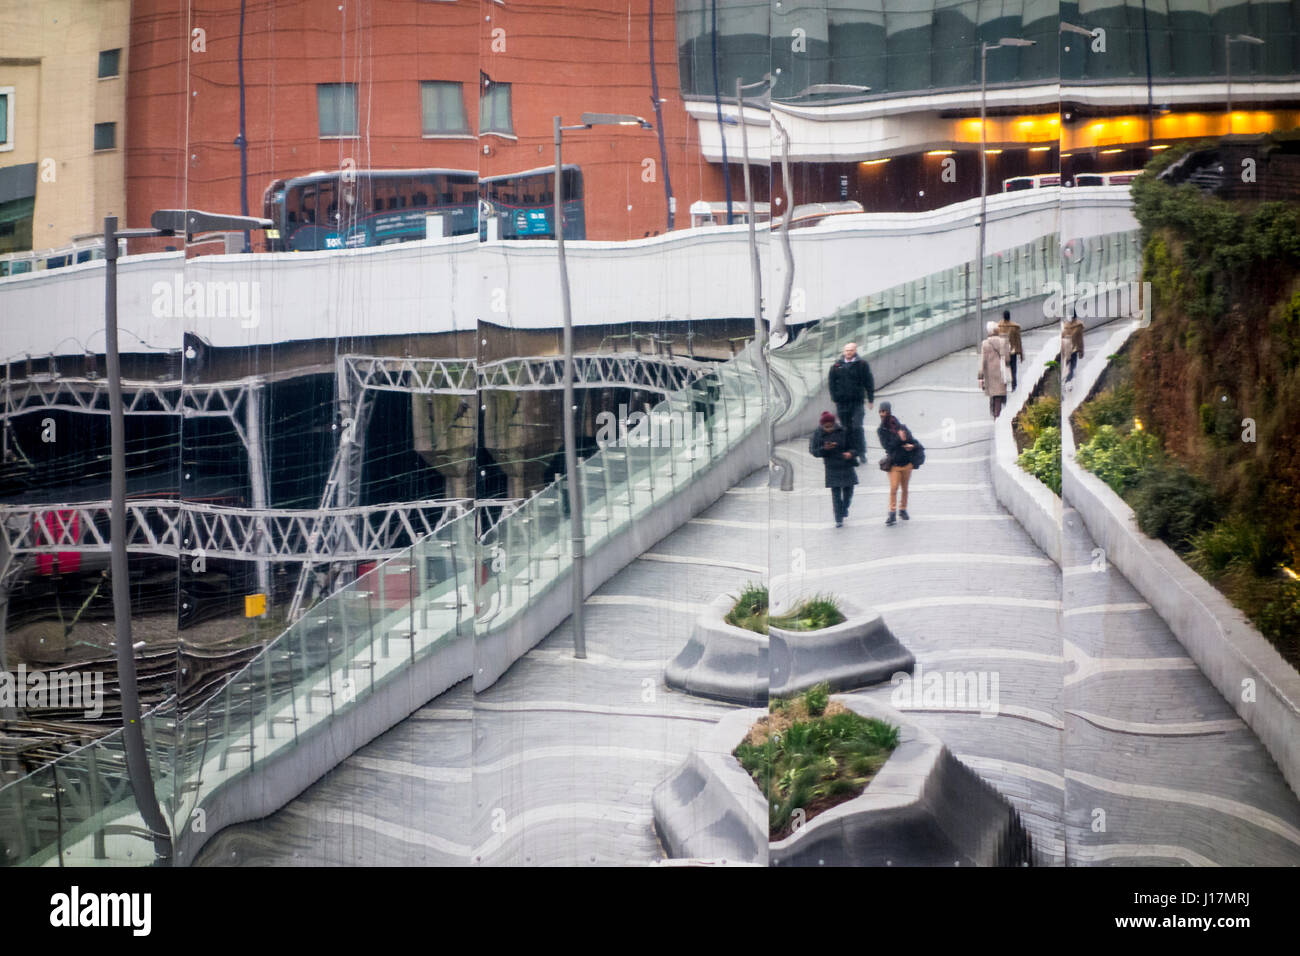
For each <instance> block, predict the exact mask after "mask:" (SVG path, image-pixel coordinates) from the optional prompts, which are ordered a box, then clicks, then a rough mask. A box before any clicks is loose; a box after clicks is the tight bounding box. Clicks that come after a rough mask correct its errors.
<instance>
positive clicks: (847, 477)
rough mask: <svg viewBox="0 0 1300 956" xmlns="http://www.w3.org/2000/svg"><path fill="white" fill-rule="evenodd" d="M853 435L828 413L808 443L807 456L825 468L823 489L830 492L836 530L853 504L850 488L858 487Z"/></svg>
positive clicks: (851, 489)
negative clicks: (819, 462) (824, 486)
mask: <svg viewBox="0 0 1300 956" xmlns="http://www.w3.org/2000/svg"><path fill="white" fill-rule="evenodd" d="M860 447H861V446H859V445H857V444H856V442H855V440H854V438H853V435H852V433H851V432H849V431H848V429H846V428H845V427H844V426H843V425H842V424H840V423H838V422H836V420H835V416H834V415H832V414H831V413H830V412H822V417H821V420H820V422H819V424H818V427H817V430H816V431H815V432H813V433H812V436H811V437H810V438H809V439H808V452H809V454H811V455H812V456H813V457H814V458H820V459H821V460H822V464H823V465H824V466H825V468H826V487H827V488H829V489H830V490H831V507H832V508H833V509H834V511H835V527H837V528H842V527H844V519H845V518H847V517H848V514H849V504H850V503H851V502H852V501H853V486H854V485H856V484H857V483H858V473H857V470H856V467H857V461H858V459H859V457H860V455H859V453H858V452H859V449H860Z"/></svg>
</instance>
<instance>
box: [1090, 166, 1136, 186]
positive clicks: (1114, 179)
mask: <svg viewBox="0 0 1300 956" xmlns="http://www.w3.org/2000/svg"><path fill="white" fill-rule="evenodd" d="M1141 175H1142V170H1140V169H1126V170H1124V171H1123V172H1119V173H1079V174H1078V175H1076V176H1075V177H1074V184H1075V185H1076V186H1128V185H1129V184H1131V183H1132V182H1133V180H1135V179H1137V178H1138V177H1139V176H1141Z"/></svg>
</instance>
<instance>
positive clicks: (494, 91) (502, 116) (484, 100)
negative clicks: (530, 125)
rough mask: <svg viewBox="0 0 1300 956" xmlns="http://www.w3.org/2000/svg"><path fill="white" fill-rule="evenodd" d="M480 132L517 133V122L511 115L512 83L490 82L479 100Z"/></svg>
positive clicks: (511, 134)
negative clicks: (515, 122)
mask: <svg viewBox="0 0 1300 956" xmlns="http://www.w3.org/2000/svg"><path fill="white" fill-rule="evenodd" d="M478 131H479V133H502V134H504V135H506V136H513V135H515V124H514V121H513V120H512V119H511V117H510V84H509V83H489V84H488V85H487V88H486V89H484V90H483V95H482V97H480V98H479V101H478Z"/></svg>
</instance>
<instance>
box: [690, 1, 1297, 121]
mask: <svg viewBox="0 0 1300 956" xmlns="http://www.w3.org/2000/svg"><path fill="white" fill-rule="evenodd" d="M1298 13H1300V2H1296V0H1075V2H1058V0H952V2H945V0H932V2H930V3H923V2H921V3H918V2H916V0H823V2H819V3H818V2H813V3H801V2H784V3H779V4H776V3H772V4H769V3H765V2H755V0H682V2H680V3H678V5H677V44H678V56H679V61H680V65H681V77H682V91H683V93H684V94H686V95H687V96H690V95H695V96H712V95H713V92H714V76H715V73H716V76H717V78H718V80H717V85H718V86H719V87H721V90H722V93H723V95H726V94H727V93H728V92H729V91H731V90H733V89H734V84H735V78H736V77H737V76H739V77H741V78H743V80H744V81H745V82H746V83H752V82H755V81H757V80H760V79H762V77H763V76H764V74H766V73H767V72H768V71H769V70H772V71H773V72H774V73H776V71H777V70H779V71H780V72H779V73H777V74H776V75H777V83H776V90H775V95H776V98H777V99H780V98H781V97H782V96H783V95H784V96H791V95H793V94H795V93H798V92H799V91H800V90H803V89H806V88H807V87H809V86H811V85H813V84H818V83H839V84H854V85H859V86H867V87H870V88H871V93H870V94H868V95H869V96H870V97H873V98H874V97H881V96H902V95H907V94H912V93H936V92H943V91H947V90H962V89H969V88H971V87H974V86H977V85H978V84H979V79H980V76H979V70H980V56H979V51H980V43H981V42H990V43H991V42H996V41H997V40H998V39H1000V38H1001V37H1009V36H1010V37H1022V38H1024V39H1028V40H1034V41H1036V45H1035V46H1032V47H1024V48H1003V49H999V50H997V51H995V52H991V53H990V54H989V58H988V83H989V85H990V86H994V87H996V86H999V85H1020V84H1034V83H1055V82H1058V81H1061V82H1078V83H1088V82H1102V83H1104V82H1115V81H1120V80H1125V79H1129V78H1133V79H1141V80H1142V81H1144V82H1145V80H1146V77H1147V75H1148V60H1149V62H1150V74H1151V76H1152V78H1153V79H1154V80H1156V81H1158V82H1169V81H1196V80H1217V79H1220V78H1222V77H1223V76H1224V74H1225V53H1224V37H1225V36H1226V35H1227V34H1243V33H1244V34H1250V35H1252V36H1256V37H1260V38H1263V39H1264V40H1265V41H1266V42H1265V44H1264V45H1263V46H1255V45H1247V44H1234V45H1233V48H1232V75H1233V76H1234V77H1240V78H1246V77H1254V78H1281V77H1286V76H1288V75H1292V74H1295V73H1297V72H1300V40H1298V38H1297V35H1296V29H1295V24H1296V21H1297V14H1298ZM1061 21H1065V22H1067V23H1074V24H1078V25H1080V26H1085V27H1087V28H1089V29H1096V28H1101V29H1102V30H1104V31H1105V36H1104V41H1105V50H1104V52H1101V51H1094V50H1092V49H1091V47H1092V45H1093V44H1092V43H1090V42H1089V41H1088V40H1086V39H1085V38H1083V37H1079V36H1070V35H1068V34H1067V35H1066V39H1065V40H1064V41H1062V42H1058V41H1057V36H1058V24H1059V23H1060V22H1061ZM715 25H716V30H715ZM1071 40H1073V41H1074V42H1070V41H1071ZM1067 47H1068V48H1069V49H1068V50H1067V49H1066V48H1067ZM715 57H716V66H715Z"/></svg>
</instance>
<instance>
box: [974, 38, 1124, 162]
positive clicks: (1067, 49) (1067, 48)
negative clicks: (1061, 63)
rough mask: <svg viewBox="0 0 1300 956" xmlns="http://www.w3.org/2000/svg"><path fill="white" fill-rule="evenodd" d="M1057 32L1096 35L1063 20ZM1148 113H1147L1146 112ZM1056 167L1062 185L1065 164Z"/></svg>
mask: <svg viewBox="0 0 1300 956" xmlns="http://www.w3.org/2000/svg"><path fill="white" fill-rule="evenodd" d="M1057 32H1058V33H1075V34H1078V35H1079V36H1081V37H1087V38H1088V39H1089V40H1091V39H1094V38H1095V37H1096V36H1097V34H1096V32H1095V31H1093V30H1090V29H1088V28H1087V27H1081V26H1079V25H1078V24H1077V23H1066V22H1065V21H1064V20H1062V21H1060V23H1059V24H1058V30H1057ZM1065 49H1066V51H1067V52H1068V51H1069V49H1070V48H1069V47H1066V48H1065ZM1148 113H1149V111H1148ZM981 125H983V124H982V123H981ZM1056 165H1057V169H1058V171H1059V172H1060V173H1061V182H1062V183H1064V182H1065V164H1064V163H1063V162H1062V161H1061V160H1060V159H1059V158H1058V160H1057V163H1056Z"/></svg>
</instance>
